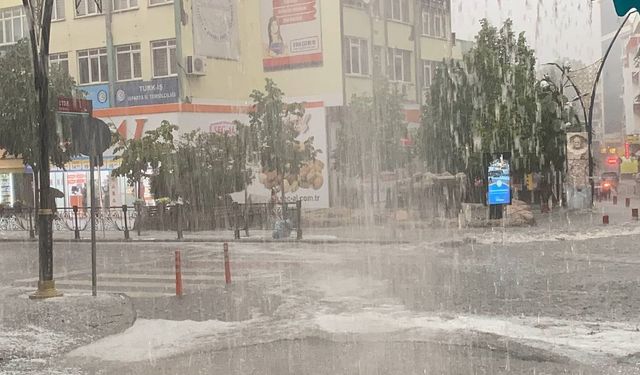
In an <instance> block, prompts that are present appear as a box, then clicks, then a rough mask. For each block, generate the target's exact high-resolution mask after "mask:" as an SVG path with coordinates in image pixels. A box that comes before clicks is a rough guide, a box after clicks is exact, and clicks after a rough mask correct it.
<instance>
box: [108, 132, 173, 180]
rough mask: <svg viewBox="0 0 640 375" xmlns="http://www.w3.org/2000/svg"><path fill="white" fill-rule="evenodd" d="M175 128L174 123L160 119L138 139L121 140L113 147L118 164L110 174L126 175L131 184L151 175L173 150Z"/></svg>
mask: <svg viewBox="0 0 640 375" xmlns="http://www.w3.org/2000/svg"><path fill="white" fill-rule="evenodd" d="M177 129H178V127H177V126H176V125H174V124H171V123H169V122H168V121H162V123H161V124H160V127H158V128H157V129H153V130H148V131H146V132H145V133H144V135H143V136H142V137H141V138H139V139H127V140H124V141H121V142H120V144H119V145H118V146H116V147H115V149H114V153H115V154H116V155H118V156H116V159H119V160H120V166H119V167H118V168H116V169H114V170H113V171H112V172H111V175H112V176H114V177H117V176H124V177H126V178H127V182H128V183H129V184H130V185H132V186H133V185H134V184H136V183H140V181H141V180H142V178H143V177H152V176H153V175H154V174H155V173H156V172H157V171H158V168H159V167H160V165H161V164H162V162H163V161H165V160H166V158H167V157H168V156H169V155H170V154H172V153H174V152H175V150H176V146H175V144H174V134H173V132H174V131H175V130H177ZM149 172H151V173H149Z"/></svg>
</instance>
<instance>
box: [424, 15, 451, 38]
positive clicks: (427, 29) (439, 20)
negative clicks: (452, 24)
mask: <svg viewBox="0 0 640 375" xmlns="http://www.w3.org/2000/svg"><path fill="white" fill-rule="evenodd" d="M446 20H447V12H446V11H445V10H444V9H436V8H431V7H430V8H428V9H425V10H424V11H423V12H422V35H426V36H431V37H434V38H446V37H447V31H448V27H447V21H446Z"/></svg>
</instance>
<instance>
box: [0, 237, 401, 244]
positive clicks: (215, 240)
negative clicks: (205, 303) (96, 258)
mask: <svg viewBox="0 0 640 375" xmlns="http://www.w3.org/2000/svg"><path fill="white" fill-rule="evenodd" d="M2 242H10V243H19V242H33V243H37V242H38V240H37V239H35V240H34V239H19V238H6V239H0V243H2ZM53 242H55V243H67V244H69V243H91V240H88V239H80V240H74V239H68V240H65V239H54V240H53ZM225 242H226V243H282V244H296V243H299V244H309V245H333V244H375V245H397V244H409V243H411V241H407V240H358V239H343V240H341V239H327V240H321V239H318V240H304V239H303V240H274V239H270V238H265V239H240V240H234V239H229V240H227V239H221V238H183V239H180V240H178V239H143V240H125V239H103V240H97V241H96V243H127V244H134V243H225Z"/></svg>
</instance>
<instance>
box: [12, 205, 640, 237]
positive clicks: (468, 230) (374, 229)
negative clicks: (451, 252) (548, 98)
mask: <svg viewBox="0 0 640 375" xmlns="http://www.w3.org/2000/svg"><path fill="white" fill-rule="evenodd" d="M632 208H640V198H636V197H631V205H630V207H628V208H627V207H625V197H624V196H620V197H618V202H617V204H616V205H614V204H613V203H612V201H604V202H596V207H595V208H593V209H591V210H578V211H572V210H566V209H563V208H555V209H554V210H553V211H552V212H551V213H541V212H540V209H539V208H538V207H536V206H534V207H533V215H534V219H535V223H536V224H535V225H534V226H532V227H527V226H524V227H519V228H518V227H507V228H506V229H505V230H506V231H510V232H517V231H527V230H529V229H527V228H532V229H534V230H535V229H538V230H540V229H543V228H547V229H548V230H554V231H559V232H571V231H584V230H585V229H588V228H595V227H601V226H602V225H603V224H602V215H603V214H607V215H609V222H610V224H609V225H610V226H618V225H635V223H637V221H633V220H632V218H631V209H632ZM499 227H501V225H496V226H494V227H477V228H472V227H465V228H459V227H458V223H457V222H456V220H455V219H451V220H443V221H442V223H441V224H440V225H438V226H433V225H431V223H430V222H429V221H398V222H394V221H391V222H389V223H387V224H386V225H379V224H376V225H358V224H355V223H354V224H349V223H347V224H346V225H343V226H335V227H315V228H303V235H302V238H303V239H302V240H301V241H296V240H295V235H296V234H295V232H293V233H292V234H291V237H290V239H288V240H274V239H273V238H272V236H271V234H272V231H270V230H250V231H249V236H248V237H247V236H246V234H245V232H244V230H241V231H240V236H241V238H240V239H239V240H235V239H234V235H233V231H232V230H219V231H200V232H190V231H184V232H183V238H182V239H180V240H179V239H178V235H177V232H176V231H143V232H141V234H140V236H138V233H137V232H136V231H131V232H130V240H129V241H126V240H125V239H124V232H121V231H115V230H108V231H102V230H98V231H96V240H97V241H99V242H123V243H125V242H132V243H135V242H249V243H263V242H300V243H306V244H332V243H336V244H337V243H346V244H348V243H367V242H370V243H378V244H393V243H406V242H428V243H429V242H430V243H443V242H457V241H464V240H465V238H469V237H474V236H475V235H480V234H482V233H486V232H492V231H495V230H496V229H497V228H499ZM53 239H54V241H55V242H67V243H68V242H75V241H76V240H74V233H73V231H69V230H62V231H54V233H53ZM0 241H8V242H11V241H37V238H36V239H29V234H28V232H26V231H0ZM89 241H90V232H89V231H88V230H84V231H81V232H80V240H79V242H89Z"/></svg>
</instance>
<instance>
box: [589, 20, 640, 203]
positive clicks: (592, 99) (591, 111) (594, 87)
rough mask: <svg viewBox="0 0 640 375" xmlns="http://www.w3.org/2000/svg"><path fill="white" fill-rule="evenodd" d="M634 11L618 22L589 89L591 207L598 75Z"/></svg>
mask: <svg viewBox="0 0 640 375" xmlns="http://www.w3.org/2000/svg"><path fill="white" fill-rule="evenodd" d="M636 12H637V11H636V10H634V11H632V12H629V13H628V14H627V16H626V17H625V18H624V20H623V21H622V23H621V24H620V27H618V30H617V31H616V34H615V35H614V36H613V39H612V40H611V43H609V47H608V48H607V51H606V52H605V53H604V56H603V57H602V62H601V63H600V67H598V72H597V73H596V79H595V81H594V82H593V88H592V89H591V99H590V100H591V102H590V104H589V122H588V128H587V137H588V142H587V145H588V147H589V149H588V152H589V179H590V182H591V207H593V193H594V180H593V178H594V177H593V154H592V152H591V142H592V140H593V105H594V104H595V98H596V89H597V88H598V82H599V81H600V75H601V74H602V70H603V68H604V63H605V62H606V61H607V58H608V57H609V53H610V52H611V49H612V48H613V45H614V44H615V42H616V39H618V35H620V32H621V31H622V29H623V28H624V25H625V24H626V23H627V21H628V20H629V17H631V15H632V14H633V13H636Z"/></svg>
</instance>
